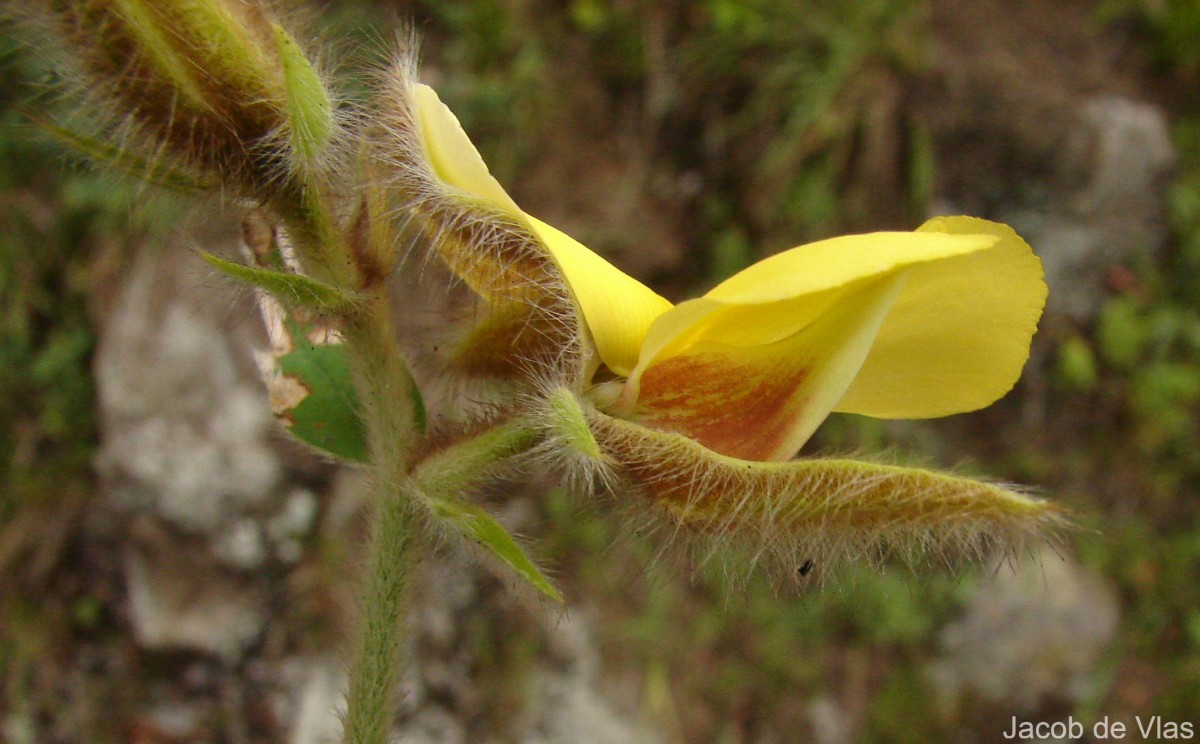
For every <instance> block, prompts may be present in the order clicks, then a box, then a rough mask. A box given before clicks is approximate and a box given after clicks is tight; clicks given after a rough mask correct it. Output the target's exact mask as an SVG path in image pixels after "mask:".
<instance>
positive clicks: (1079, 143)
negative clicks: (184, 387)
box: [1013, 96, 1175, 321]
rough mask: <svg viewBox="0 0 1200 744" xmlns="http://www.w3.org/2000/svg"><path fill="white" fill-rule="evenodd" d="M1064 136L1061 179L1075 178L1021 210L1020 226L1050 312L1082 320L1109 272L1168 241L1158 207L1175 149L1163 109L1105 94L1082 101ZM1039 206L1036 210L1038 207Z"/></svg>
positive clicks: (1090, 311) (1094, 307)
mask: <svg viewBox="0 0 1200 744" xmlns="http://www.w3.org/2000/svg"><path fill="white" fill-rule="evenodd" d="M1079 122H1080V126H1079V128H1078V129H1077V130H1076V131H1075V132H1074V133H1073V134H1072V135H1071V136H1070V137H1069V138H1068V140H1067V142H1066V144H1065V147H1066V152H1067V156H1066V157H1064V159H1063V165H1062V166H1061V170H1062V171H1063V172H1062V173H1060V177H1061V178H1062V180H1063V182H1064V183H1066V184H1077V185H1076V186H1075V188H1073V189H1070V190H1067V191H1066V192H1065V194H1064V196H1063V198H1061V199H1055V200H1054V201H1052V202H1048V203H1047V204H1046V205H1045V211H1041V210H1039V209H1034V210H1027V211H1025V212H1023V213H1018V214H1016V215H1015V216H1014V218H1013V219H1014V222H1016V223H1018V225H1020V226H1022V227H1027V228H1028V230H1027V232H1028V234H1029V239H1030V242H1031V243H1032V244H1034V245H1035V246H1037V247H1038V249H1039V255H1040V256H1041V257H1042V262H1043V264H1044V266H1045V269H1046V281H1047V283H1048V284H1049V285H1050V299H1049V301H1048V308H1049V310H1050V311H1051V312H1056V313H1059V314H1062V315H1066V316H1068V317H1070V318H1073V319H1075V320H1078V321H1086V320H1088V319H1090V318H1091V317H1093V316H1094V315H1095V313H1096V312H1097V311H1098V310H1099V308H1100V306H1101V304H1102V302H1103V298H1104V297H1105V295H1106V293H1107V290H1106V282H1107V280H1108V274H1109V272H1110V271H1111V270H1112V268H1113V267H1115V266H1118V265H1121V264H1127V263H1130V262H1131V261H1133V260H1134V259H1135V258H1136V257H1137V256H1139V255H1142V254H1151V255H1153V254H1156V253H1157V252H1158V251H1160V250H1161V248H1162V247H1163V245H1164V244H1165V242H1166V239H1167V222H1166V215H1165V214H1164V210H1163V205H1164V204H1165V197H1166V188H1167V184H1168V178H1169V176H1170V173H1171V169H1172V167H1173V165H1174V162H1175V150H1174V147H1173V145H1172V144H1171V138H1170V132H1169V131H1168V129H1167V122H1166V117H1165V115H1164V114H1163V112H1162V111H1161V110H1160V109H1159V108H1157V107H1155V106H1151V105H1149V104H1145V103H1139V102H1137V101H1132V100H1129V99H1127V98H1121V97H1116V96H1105V97H1101V98H1096V99H1092V100H1090V101H1088V102H1087V103H1086V104H1085V105H1084V106H1083V108H1082V110H1081V111H1080V114H1079ZM1039 212H1040V213H1039Z"/></svg>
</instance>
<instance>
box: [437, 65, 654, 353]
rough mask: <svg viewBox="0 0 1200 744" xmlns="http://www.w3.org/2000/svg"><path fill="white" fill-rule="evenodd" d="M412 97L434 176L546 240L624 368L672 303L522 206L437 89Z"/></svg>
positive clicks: (606, 347) (598, 340) (601, 348)
mask: <svg viewBox="0 0 1200 744" xmlns="http://www.w3.org/2000/svg"><path fill="white" fill-rule="evenodd" d="M414 98H415V100H416V108H417V112H418V117H419V118H420V121H421V131H422V136H423V137H424V140H425V147H426V151H427V153H428V155H429V158H430V161H431V162H432V164H433V169H434V172H435V173H436V175H437V176H438V178H439V179H441V180H442V181H444V182H445V183H447V184H449V185H451V186H454V187H455V188H457V189H460V190H462V191H465V192H467V193H469V194H471V195H472V196H474V197H476V198H478V199H480V200H482V201H484V202H485V203H487V204H489V205H491V206H493V207H495V208H497V209H499V210H501V211H503V212H505V213H506V214H509V215H510V216H512V217H515V218H517V221H518V223H519V224H521V225H523V226H526V227H528V228H529V229H530V230H531V231H532V232H533V233H534V234H535V235H536V236H537V237H538V238H539V239H540V240H541V241H542V242H543V243H544V244H545V245H546V247H547V248H548V249H549V250H550V253H551V255H552V256H553V257H554V260H555V262H556V263H557V264H558V267H559V270H560V271H561V272H562V274H563V276H564V277H565V278H566V280H567V283H568V285H569V286H570V288H571V291H572V293H573V294H574V295H575V299H576V302H578V304H579V306H580V307H581V309H582V310H583V315H584V319H585V320H586V322H587V325H588V329H589V330H590V331H591V334H592V338H593V340H594V341H595V344H596V348H597V351H598V352H599V355H600V359H601V360H602V361H603V362H604V363H605V364H607V365H608V366H609V368H611V369H612V370H613V371H614V372H616V373H617V374H620V375H627V374H629V372H630V371H631V370H632V369H633V366H634V365H635V364H636V363H637V358H638V350H639V348H640V347H641V343H642V339H643V338H644V337H645V335H646V330H647V329H648V328H649V327H650V324H651V323H652V322H653V321H654V319H655V318H656V317H658V316H659V315H661V314H662V313H664V312H666V311H667V310H669V309H670V308H671V303H670V302H668V301H667V300H665V299H663V298H662V297H660V296H659V295H657V294H655V293H654V292H653V291H652V290H651V289H650V288H649V287H646V286H645V285H643V284H642V283H641V282H639V281H637V280H636V279H634V278H633V277H631V276H629V275H627V274H625V273H623V272H622V271H621V270H620V269H618V268H617V267H615V266H613V265H612V264H611V263H609V262H608V261H606V260H604V259H603V258H601V257H600V256H599V255H597V254H596V253H593V252H592V251H590V250H588V249H587V248H586V247H584V246H583V245H582V244H580V243H579V242H578V241H576V240H575V239H573V238H572V237H570V236H569V235H567V234H565V233H563V232H561V231H560V230H558V229H556V228H554V227H552V226H550V225H548V224H546V223H545V222H542V221H541V220H539V219H537V218H535V217H532V216H530V215H528V214H525V213H524V212H522V211H521V210H520V208H519V207H517V205H516V202H514V201H513V200H512V198H511V197H509V195H508V194H507V193H505V191H504V189H503V188H502V187H501V186H500V183H499V182H498V181H496V179H495V178H494V177H492V174H491V173H489V172H488V168H487V165H486V164H485V163H484V162H483V158H482V157H480V155H479V151H478V150H476V149H475V146H474V145H473V144H471V140H470V139H469V138H468V137H467V135H466V132H464V131H463V128H462V125H461V124H459V121H458V119H457V118H456V117H455V116H454V113H453V112H451V111H450V109H449V108H447V107H446V105H445V104H444V103H442V102H441V100H440V99H439V98H438V95H437V93H436V92H434V90H433V89H432V88H430V87H428V86H426V85H417V86H416V89H415V96H414Z"/></svg>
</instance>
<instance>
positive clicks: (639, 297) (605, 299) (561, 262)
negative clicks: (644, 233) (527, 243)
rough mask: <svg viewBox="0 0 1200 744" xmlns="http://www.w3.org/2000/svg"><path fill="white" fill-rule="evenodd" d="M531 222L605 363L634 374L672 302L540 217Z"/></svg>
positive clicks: (613, 369) (621, 372) (528, 217)
mask: <svg viewBox="0 0 1200 744" xmlns="http://www.w3.org/2000/svg"><path fill="white" fill-rule="evenodd" d="M525 218H526V219H527V220H528V222H529V225H530V227H531V228H532V229H533V232H534V234H535V235H537V236H538V238H540V239H541V241H542V242H543V243H545V245H546V247H547V248H549V249H550V253H551V254H552V255H553V256H554V260H555V261H556V262H557V263H558V267H559V269H560V270H561V271H562V273H563V276H565V277H566V280H567V284H568V285H569V286H570V287H571V292H572V293H573V294H574V295H575V300H576V301H577V302H578V303H579V306H580V308H581V309H582V310H583V317H584V320H586V321H587V326H588V330H589V331H591V334H592V340H593V341H595V343H596V350H597V351H598V352H599V354H600V359H601V360H602V361H603V362H604V363H605V364H606V365H608V367H609V369H611V370H612V371H613V372H616V373H617V374H619V375H628V374H629V373H630V372H631V371H632V370H633V367H634V365H636V364H637V360H638V352H639V350H640V349H641V345H642V339H644V338H645V337H646V332H647V330H648V329H649V328H650V325H651V324H652V323H653V322H654V320H655V319H656V318H657V317H658V316H660V315H662V314H663V313H665V312H667V311H668V310H670V309H671V303H670V302H669V301H667V300H665V299H663V298H662V297H660V296H659V295H658V294H656V293H655V292H654V291H653V290H652V289H650V288H649V287H647V286H646V285H644V284H642V283H641V282H639V281H638V280H636V279H634V278H633V277H631V276H629V275H628V274H626V273H624V272H623V271H621V270H620V269H618V268H617V267H616V266H613V265H612V264H611V263H609V262H608V261H606V260H604V258H602V257H601V256H600V255H599V254H597V253H594V252H592V251H591V250H589V249H588V248H586V247H585V246H584V245H582V244H581V243H579V242H578V241H576V240H575V239H574V238H572V237H571V236H570V235H567V234H566V233H564V232H562V231H561V230H558V229H557V228H555V227H552V226H551V225H547V224H546V223H545V222H542V221H541V220H539V219H537V218H536V217H531V216H529V215H525Z"/></svg>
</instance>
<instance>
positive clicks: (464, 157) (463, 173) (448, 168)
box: [413, 83, 521, 215]
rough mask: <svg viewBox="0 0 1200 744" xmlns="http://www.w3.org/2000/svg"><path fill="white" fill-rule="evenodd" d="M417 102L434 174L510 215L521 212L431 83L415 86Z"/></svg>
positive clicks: (414, 99) (426, 147)
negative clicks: (430, 85) (431, 86)
mask: <svg viewBox="0 0 1200 744" xmlns="http://www.w3.org/2000/svg"><path fill="white" fill-rule="evenodd" d="M413 103H414V105H415V107H416V111H417V119H418V121H419V122H420V126H421V136H422V138H423V140H424V143H425V150H426V153H427V154H428V155H429V160H430V163H431V164H432V165H433V170H434V173H435V174H436V175H437V177H438V178H440V179H441V180H442V181H443V182H445V183H446V184H448V185H450V186H453V187H455V188H457V189H460V190H462V191H465V192H467V193H468V194H471V195H472V196H475V197H476V198H478V199H480V200H482V201H484V202H486V203H488V204H490V205H491V206H493V207H495V208H497V209H499V210H501V211H503V212H507V213H509V214H513V215H517V214H520V211H521V210H520V209H518V208H517V204H516V202H514V201H513V200H512V197H510V196H509V195H508V194H507V193H506V192H505V191H504V188H503V187H501V186H500V182H499V181H497V180H496V179H495V177H493V176H492V174H491V172H489V171H488V167H487V164H486V163H484V162H483V157H482V156H480V154H479V151H478V150H476V149H475V145H474V144H472V143H471V139H470V138H469V137H467V133H466V132H464V131H463V128H462V124H460V123H459V121H458V117H456V116H455V115H454V112H452V111H451V110H450V109H449V108H448V107H447V106H446V104H444V103H442V99H440V98H438V94H437V92H436V91H434V89H433V88H430V87H429V86H428V85H422V84H419V83H418V84H417V85H415V86H413Z"/></svg>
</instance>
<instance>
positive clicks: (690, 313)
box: [414, 86, 1046, 460]
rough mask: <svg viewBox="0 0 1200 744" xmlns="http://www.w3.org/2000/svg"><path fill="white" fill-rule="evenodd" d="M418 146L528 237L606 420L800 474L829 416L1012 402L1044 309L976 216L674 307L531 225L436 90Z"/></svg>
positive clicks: (845, 246) (829, 247) (800, 261)
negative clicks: (577, 318)
mask: <svg viewBox="0 0 1200 744" xmlns="http://www.w3.org/2000/svg"><path fill="white" fill-rule="evenodd" d="M414 97H415V99H416V105H417V110H418V117H419V119H420V122H421V125H422V135H423V138H424V142H425V143H426V148H427V152H428V155H429V159H430V162H431V163H432V167H433V170H434V171H435V173H436V175H437V176H438V177H439V178H440V179H441V180H442V181H443V182H444V183H445V184H447V185H449V186H450V187H453V188H455V189H458V190H460V191H461V192H462V193H463V194H465V195H469V196H470V197H471V198H473V199H477V200H479V201H481V202H484V203H486V204H488V205H490V206H491V207H493V208H495V209H496V210H499V211H501V212H503V213H504V214H505V215H507V216H509V217H510V218H512V219H513V220H515V221H518V222H519V223H520V224H523V225H525V226H526V227H527V228H528V229H529V230H530V231H532V232H533V233H534V234H535V235H536V236H537V237H538V238H539V239H540V240H541V242H542V243H543V244H544V245H545V246H546V248H547V249H548V250H549V252H550V254H551V255H552V256H553V258H554V261H555V262H556V264H557V266H558V268H559V270H560V271H561V272H562V275H563V276H564V277H565V279H566V282H567V284H568V286H569V287H570V290H571V292H572V294H573V296H574V299H575V301H576V302H577V303H578V305H579V307H580V309H581V311H582V314H583V317H584V319H585V321H586V325H587V330H588V332H589V333H590V336H591V340H592V343H593V345H594V349H595V353H596V356H597V359H598V362H599V363H602V364H603V365H604V366H606V367H607V368H608V369H609V370H610V371H611V372H612V373H614V374H615V375H617V376H619V378H620V379H618V380H617V381H616V382H606V383H603V384H602V385H600V386H598V387H597V388H595V389H594V390H593V393H592V396H591V397H592V399H593V400H594V401H595V402H596V403H597V404H598V405H599V407H600V408H601V409H602V410H605V411H607V412H608V413H611V414H614V415H617V416H619V417H620V418H624V419H627V420H630V421H634V422H638V423H641V424H644V425H646V426H648V427H650V428H652V429H656V430H659V431H671V432H677V433H681V434H684V435H686V436H688V437H690V438H692V439H694V440H696V441H697V442H699V443H701V444H703V445H704V446H706V447H708V448H709V449H712V450H714V451H716V452H719V453H722V454H725V455H730V456H734V457H738V458H742V459H747V460H787V459H790V458H791V457H793V456H794V455H795V454H796V452H798V451H799V449H800V447H801V446H802V445H803V444H804V442H805V441H807V439H808V438H809V436H811V434H812V433H813V431H814V430H815V429H816V427H817V426H818V424H820V423H821V421H823V420H824V419H825V418H826V416H828V414H829V413H830V412H831V411H835V410H836V411H846V412H851V413H861V414H866V415H868V416H875V417H882V418H929V417H935V416H945V415H948V414H952V413H960V412H964V411H971V410H975V409H978V408H982V407H984V406H987V405H989V404H990V403H992V402H994V401H995V400H996V399H998V398H999V397H1000V396H1002V395H1004V394H1005V393H1006V392H1008V390H1010V389H1011V388H1012V386H1013V384H1014V383H1015V382H1016V380H1017V378H1018V377H1019V376H1020V373H1021V368H1022V367H1023V366H1024V364H1025V361H1026V359H1027V358H1028V355H1029V344H1030V340H1031V338H1032V336H1033V334H1034V331H1035V330H1036V328H1037V322H1038V318H1039V317H1040V316H1041V312H1042V307H1043V305H1044V303H1045V299H1046V285H1045V282H1043V281H1042V268H1041V262H1040V261H1039V260H1038V258H1037V257H1036V256H1035V255H1034V254H1033V252H1032V250H1030V248H1029V245H1028V244H1026V243H1025V241H1023V240H1022V239H1021V238H1020V237H1019V236H1018V235H1017V234H1016V233H1015V232H1014V231H1013V230H1012V229H1011V228H1009V227H1007V226H1005V225H1001V224H997V223H993V222H988V221H986V220H981V219H974V218H969V217H943V218H936V219H933V220H930V221H929V222H927V223H925V224H924V225H922V226H921V227H920V228H919V229H918V230H916V231H915V232H908V233H905V232H879V233H872V234H867V235H850V236H844V237H838V238H832V239H829V240H822V241H819V242H816V243H811V244H808V245H803V246H800V247H797V248H793V249H791V250H788V251H784V252H783V253H780V254H777V255H775V256H771V257H770V258H767V259H765V260H763V261H760V262H759V263H757V264H755V265H753V266H751V267H749V268H748V269H746V270H744V271H742V272H740V273H738V274H736V275H734V276H733V277H730V278H729V279H727V280H726V281H724V282H722V283H721V284H719V285H717V286H716V287H715V288H713V289H712V290H711V291H709V292H708V293H707V294H705V295H704V296H703V297H700V298H698V299H694V300H689V301H686V302H683V303H681V304H679V305H677V306H674V307H673V306H672V305H671V303H670V302H668V301H667V300H665V299H663V298H662V297H660V296H658V295H657V294H655V293H654V292H653V291H652V290H650V289H649V288H647V287H645V286H644V285H642V284H641V283H639V282H638V281H637V280H635V279H633V278H632V277H629V276H628V275H626V274H624V273H622V272H621V271H620V270H618V269H617V268H616V267H614V266H613V265H612V264H610V263H608V262H607V261H605V260H604V259H603V258H601V257H600V256H598V255H597V254H595V253H593V252H592V251H590V250H588V249H587V248H585V247H584V246H582V245H580V244H579V243H578V242H576V241H575V240H574V239H572V238H571V237H569V236H568V235H566V234H564V233H562V232H561V231H559V230H557V229H555V228H554V227H552V226H550V225H547V224H546V223H544V222H542V221H540V220H538V219H537V218H535V217H532V216H530V215H528V214H526V213H525V212H523V211H522V210H521V209H520V208H519V207H518V206H517V205H516V203H515V202H513V200H512V199H511V198H510V197H509V196H508V194H507V193H505V191H504V190H503V188H501V186H500V185H499V183H497V181H496V180H495V178H493V177H492V176H491V174H490V173H489V172H488V169H487V166H486V165H485V164H484V162H483V159H482V158H481V157H480V156H479V153H478V151H477V150H476V149H475V147H474V146H473V145H472V144H471V142H470V140H469V139H468V138H467V136H466V134H465V133H464V132H463V129H462V127H461V125H460V124H459V123H458V120H457V119H456V118H455V117H454V115H453V114H452V113H451V112H450V110H449V109H448V108H447V107H446V106H445V105H444V104H443V103H442V102H441V101H440V100H439V99H438V97H437V94H436V93H435V92H434V91H433V89H431V88H429V87H426V86H417V87H416V94H415V96H414Z"/></svg>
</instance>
